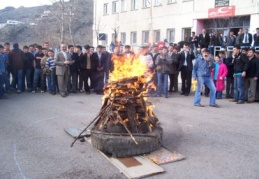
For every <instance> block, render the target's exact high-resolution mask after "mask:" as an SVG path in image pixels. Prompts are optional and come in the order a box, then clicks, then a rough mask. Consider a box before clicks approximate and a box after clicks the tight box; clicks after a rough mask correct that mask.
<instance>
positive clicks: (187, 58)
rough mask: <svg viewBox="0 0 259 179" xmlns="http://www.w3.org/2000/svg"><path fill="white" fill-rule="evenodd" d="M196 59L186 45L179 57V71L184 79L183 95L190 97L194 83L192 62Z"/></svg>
mask: <svg viewBox="0 0 259 179" xmlns="http://www.w3.org/2000/svg"><path fill="white" fill-rule="evenodd" d="M194 58H195V56H194V54H193V53H192V52H190V50H189V45H188V44H184V45H183V50H182V52H181V53H180V56H179V71H181V78H182V93H181V95H185V96H188V95H189V94H190V91H191V83H192V69H193V63H192V60H193V59H194Z"/></svg>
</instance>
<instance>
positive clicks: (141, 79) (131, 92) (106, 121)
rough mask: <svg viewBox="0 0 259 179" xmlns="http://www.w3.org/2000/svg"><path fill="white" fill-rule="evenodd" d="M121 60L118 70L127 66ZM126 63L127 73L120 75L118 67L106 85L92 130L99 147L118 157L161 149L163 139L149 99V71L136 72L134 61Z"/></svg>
mask: <svg viewBox="0 0 259 179" xmlns="http://www.w3.org/2000/svg"><path fill="white" fill-rule="evenodd" d="M114 63H115V67H116V62H114ZM120 63H123V64H121V65H120V66H119V67H118V68H117V70H118V69H123V68H124V67H123V66H124V65H125V63H126V62H125V61H124V62H121V61H120ZM125 67H126V68H127V71H126V72H127V73H126V75H122V74H119V73H118V74H119V75H120V76H119V78H118V76H117V74H116V70H114V71H113V72H112V73H111V82H109V83H108V84H107V85H106V86H105V88H104V94H105V95H104V101H103V106H102V108H101V111H100V113H99V115H98V118H97V120H96V122H95V125H94V128H93V129H92V132H91V139H92V144H93V145H94V146H95V147H96V148H98V149H99V150H101V151H103V152H105V153H110V154H112V155H113V156H118V157H121V156H128V155H137V154H143V153H148V152H151V151H154V150H157V149H158V148H159V147H160V146H161V139H162V128H160V127H159V126H158V124H157V122H158V119H157V118H156V116H155V115H154V113H153V105H152V103H151V102H148V101H146V94H147V87H148V86H147V79H148V78H147V75H146V74H145V73H142V74H141V75H139V76H133V75H134V74H136V73H132V71H131V70H133V69H132V68H133V67H134V65H132V64H131V66H130V67H129V66H125ZM129 68H130V69H129ZM115 69H116V68H115ZM144 69H145V68H144ZM119 71H121V70H119ZM129 72H130V73H129ZM128 74H129V75H128Z"/></svg>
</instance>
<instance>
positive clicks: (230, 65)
mask: <svg viewBox="0 0 259 179" xmlns="http://www.w3.org/2000/svg"><path fill="white" fill-rule="evenodd" d="M232 61H233V57H232V56H229V57H228V58H224V60H223V63H225V65H226V66H227V68H228V74H227V77H232V78H233V75H234V63H232Z"/></svg>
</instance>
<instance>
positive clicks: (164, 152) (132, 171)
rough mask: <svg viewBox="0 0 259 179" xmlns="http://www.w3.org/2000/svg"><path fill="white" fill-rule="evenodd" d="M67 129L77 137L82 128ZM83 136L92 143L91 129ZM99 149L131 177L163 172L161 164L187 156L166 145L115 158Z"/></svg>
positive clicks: (122, 171)
mask: <svg viewBox="0 0 259 179" xmlns="http://www.w3.org/2000/svg"><path fill="white" fill-rule="evenodd" d="M65 131H66V132H67V133H68V134H69V135H70V136H72V137H73V138H76V137H77V136H78V135H79V134H80V131H81V130H80V129H76V128H66V129H65ZM83 138H84V140H85V141H87V142H88V143H89V144H91V145H92V143H91V138H90V136H89V131H87V132H86V133H85V135H84V137H83ZM98 151H99V152H100V153H101V155H102V156H104V157H105V158H106V159H107V160H109V161H110V162H111V163H112V164H113V165H114V166H115V167H116V168H118V169H119V171H120V172H121V173H123V174H124V175H125V176H126V177H128V178H130V179H133V178H142V177H147V176H151V175H155V174H159V173H163V172H164V169H163V168H162V167H161V166H159V165H161V164H166V163H170V162H176V161H180V160H183V159H185V156H183V155H181V154H179V153H177V152H175V151H173V150H171V149H169V148H166V147H164V146H163V147H161V148H160V149H159V150H157V151H154V152H151V153H149V154H146V155H140V156H130V157H122V158H114V157H112V156H109V155H107V154H105V153H103V152H102V151H100V150H98Z"/></svg>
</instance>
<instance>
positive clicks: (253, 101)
mask: <svg viewBox="0 0 259 179" xmlns="http://www.w3.org/2000/svg"><path fill="white" fill-rule="evenodd" d="M253 102H254V101H247V102H246V103H253Z"/></svg>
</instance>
